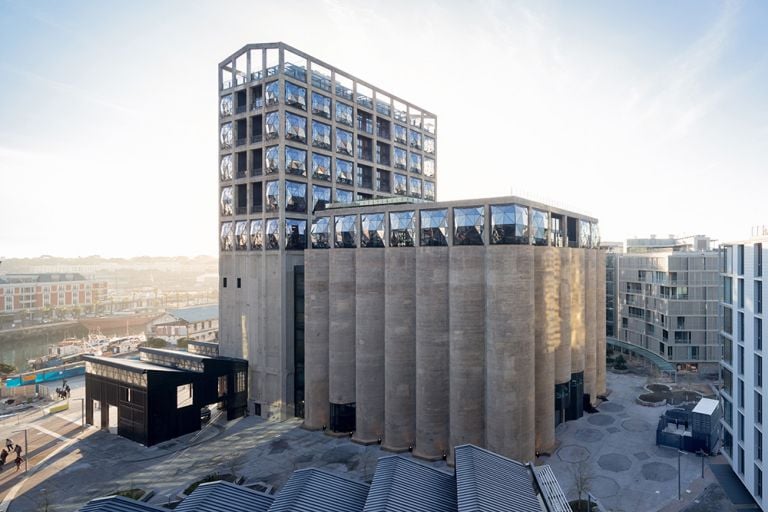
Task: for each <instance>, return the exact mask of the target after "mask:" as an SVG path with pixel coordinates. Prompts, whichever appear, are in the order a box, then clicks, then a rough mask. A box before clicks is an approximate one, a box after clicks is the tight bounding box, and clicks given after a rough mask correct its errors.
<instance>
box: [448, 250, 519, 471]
mask: <svg viewBox="0 0 768 512" xmlns="http://www.w3.org/2000/svg"><path fill="white" fill-rule="evenodd" d="M449 259H450V263H449V265H450V266H449V277H448V283H449V284H448V293H449V294H450V297H449V350H450V355H449V364H450V368H449V377H450V386H449V387H450V397H451V398H450V436H451V445H450V450H449V452H448V456H449V460H452V457H453V448H454V447H456V446H460V445H462V444H467V443H471V444H475V445H478V446H485V248H484V247H477V246H469V247H468V246H458V247H451V249H450V256H449ZM529 384H530V383H529ZM494 420H495V419H494Z"/></svg>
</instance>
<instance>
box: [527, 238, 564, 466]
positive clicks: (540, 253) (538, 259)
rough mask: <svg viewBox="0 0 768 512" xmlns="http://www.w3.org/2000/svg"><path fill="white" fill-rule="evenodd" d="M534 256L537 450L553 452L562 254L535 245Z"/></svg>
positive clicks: (555, 250)
mask: <svg viewBox="0 0 768 512" xmlns="http://www.w3.org/2000/svg"><path fill="white" fill-rule="evenodd" d="M534 258H535V259H534V288H535V292H534V294H535V329H536V334H535V336H536V342H535V362H536V374H535V382H536V414H535V418H536V451H538V452H546V453H550V452H551V451H552V449H553V448H554V446H555V408H554V403H555V400H554V394H555V350H557V348H558V347H559V345H560V343H561V340H560V322H561V320H560V255H559V254H558V250H557V249H556V248H554V247H536V248H534ZM521 460H522V459H521Z"/></svg>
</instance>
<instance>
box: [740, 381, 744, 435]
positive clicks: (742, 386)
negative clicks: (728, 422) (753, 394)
mask: <svg viewBox="0 0 768 512" xmlns="http://www.w3.org/2000/svg"><path fill="white" fill-rule="evenodd" d="M739 407H740V408H741V409H743V408H744V381H743V380H741V379H739ZM741 438H742V439H743V438H744V436H743V435H742V436H741Z"/></svg>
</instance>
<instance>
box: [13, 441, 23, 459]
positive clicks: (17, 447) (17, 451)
mask: <svg viewBox="0 0 768 512" xmlns="http://www.w3.org/2000/svg"><path fill="white" fill-rule="evenodd" d="M13 451H15V452H16V455H17V456H18V457H21V445H20V444H17V445H16V448H14V449H13Z"/></svg>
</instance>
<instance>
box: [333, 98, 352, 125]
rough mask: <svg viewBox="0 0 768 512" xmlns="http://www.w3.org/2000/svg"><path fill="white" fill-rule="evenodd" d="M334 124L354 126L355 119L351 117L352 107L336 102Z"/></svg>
mask: <svg viewBox="0 0 768 512" xmlns="http://www.w3.org/2000/svg"><path fill="white" fill-rule="evenodd" d="M336 122H337V123H341V124H345V125H347V126H354V124H355V119H354V116H353V115H352V107H350V106H349V105H346V104H344V103H342V102H340V101H337V102H336Z"/></svg>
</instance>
